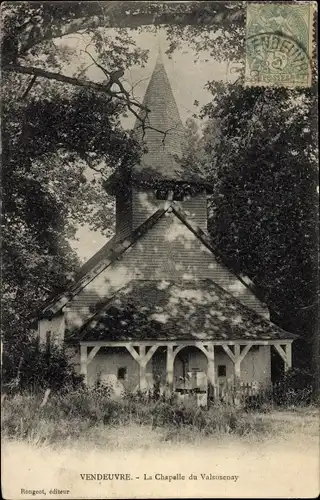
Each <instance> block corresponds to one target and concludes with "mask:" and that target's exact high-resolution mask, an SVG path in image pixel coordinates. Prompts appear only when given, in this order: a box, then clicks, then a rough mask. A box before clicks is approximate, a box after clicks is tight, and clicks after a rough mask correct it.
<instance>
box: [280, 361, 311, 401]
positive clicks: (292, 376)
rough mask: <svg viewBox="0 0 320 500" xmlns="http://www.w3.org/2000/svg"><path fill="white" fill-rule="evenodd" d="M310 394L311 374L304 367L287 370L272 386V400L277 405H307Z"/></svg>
mask: <svg viewBox="0 0 320 500" xmlns="http://www.w3.org/2000/svg"><path fill="white" fill-rule="evenodd" d="M312 394H313V375H312V373H311V371H310V370H308V369H305V368H304V369H303V368H292V369H290V370H288V371H287V372H285V373H284V374H283V375H282V377H281V378H280V380H279V381H278V382H277V383H276V384H275V385H274V387H273V400H274V402H275V403H276V404H277V405H278V406H301V405H308V404H310V403H311V401H312Z"/></svg>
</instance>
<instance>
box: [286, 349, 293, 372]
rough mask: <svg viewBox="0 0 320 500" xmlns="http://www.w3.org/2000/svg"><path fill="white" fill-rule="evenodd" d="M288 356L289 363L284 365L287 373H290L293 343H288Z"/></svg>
mask: <svg viewBox="0 0 320 500" xmlns="http://www.w3.org/2000/svg"><path fill="white" fill-rule="evenodd" d="M286 355H287V362H286V363H285V365H284V369H285V371H288V370H289V369H290V368H292V344H291V342H288V343H287V344H286Z"/></svg>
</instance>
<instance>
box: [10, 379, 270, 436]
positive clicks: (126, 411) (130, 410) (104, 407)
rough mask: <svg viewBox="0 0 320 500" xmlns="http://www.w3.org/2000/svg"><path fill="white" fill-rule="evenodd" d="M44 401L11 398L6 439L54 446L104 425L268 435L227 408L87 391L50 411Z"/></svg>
mask: <svg viewBox="0 0 320 500" xmlns="http://www.w3.org/2000/svg"><path fill="white" fill-rule="evenodd" d="M42 397H43V396H42ZM42 397H41V396H39V395H36V394H34V395H32V394H27V393H25V394H19V395H18V394H17V395H15V396H12V397H10V396H8V397H7V398H5V399H4V401H3V415H2V422H1V429H2V435H3V436H4V437H6V438H11V439H19V440H28V441H30V440H31V441H33V440H36V441H37V442H38V443H44V442H45V443H47V444H54V443H56V442H63V441H65V440H66V439H77V438H78V437H80V436H81V435H82V434H83V433H86V432H87V431H88V430H90V429H91V428H94V427H95V426H100V425H103V426H107V427H108V428H109V427H117V426H120V427H123V426H129V425H139V426H147V427H152V428H153V429H155V428H158V427H161V428H164V429H166V430H167V431H168V432H169V433H175V432H178V431H181V430H183V429H186V430H188V429H189V430H192V431H193V432H196V433H200V434H202V435H205V436H206V435H210V434H215V433H234V434H238V435H244V434H246V433H249V432H261V431H263V430H264V424H263V423H262V421H261V420H259V419H254V418H253V417H250V416H248V415H245V413H244V412H243V411H240V410H237V409H236V408H234V407H231V406H226V405H215V406H212V407H211V408H209V409H202V408H198V407H196V406H193V405H190V406H182V405H181V404H178V403H176V402H174V401H169V400H165V399H159V400H154V401H150V400H149V401H148V404H146V400H145V398H144V397H143V396H141V395H140V396H139V395H137V396H132V395H126V396H125V397H124V399H122V400H112V399H110V396H109V392H108V391H104V390H103V389H96V390H92V391H89V390H87V389H84V388H79V389H77V390H73V391H70V392H69V393H68V394H53V395H52V396H51V397H49V399H48V402H47V403H46V404H45V405H44V406H41V400H42Z"/></svg>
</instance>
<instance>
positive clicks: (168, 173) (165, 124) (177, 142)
mask: <svg viewBox="0 0 320 500" xmlns="http://www.w3.org/2000/svg"><path fill="white" fill-rule="evenodd" d="M143 106H144V107H145V108H146V109H148V110H149V112H145V111H141V113H140V119H136V122H135V125H134V131H135V137H136V139H137V140H138V141H139V142H140V143H143V145H144V147H145V149H146V150H147V152H146V153H144V154H143V155H142V157H141V159H140V162H139V163H138V164H137V165H134V166H132V167H131V168H130V173H129V177H130V179H131V182H133V183H135V184H141V183H142V184H152V185H155V184H159V183H162V184H163V182H165V183H169V184H172V183H179V184H181V183H182V184H183V183H188V184H190V183H191V184H194V183H195V184H202V185H204V179H203V178H202V176H201V173H200V171H199V169H198V167H197V165H193V166H191V167H190V166H188V168H186V167H185V166H183V165H182V164H181V158H182V156H183V151H184V141H185V131H184V126H183V124H182V121H181V118H180V114H179V110H178V106H177V103H176V100H175V97H174V95H173V92H172V88H171V85H170V82H169V78H168V75H167V72H166V70H165V66H164V62H163V55H162V53H161V49H160V48H159V53H158V56H157V60H156V65H155V68H154V70H153V73H152V76H151V78H150V81H149V84H148V87H147V90H146V93H145V96H144V99H143ZM112 177H113V176H112ZM116 178H119V174H118V175H116ZM127 178H128V177H127ZM110 181H111V183H110V187H111V185H112V187H111V189H112V190H113V191H115V181H116V179H115V178H114V177H113V178H112V179H110ZM108 184H109V183H108V181H107V183H106V188H108ZM111 189H108V190H109V191H111Z"/></svg>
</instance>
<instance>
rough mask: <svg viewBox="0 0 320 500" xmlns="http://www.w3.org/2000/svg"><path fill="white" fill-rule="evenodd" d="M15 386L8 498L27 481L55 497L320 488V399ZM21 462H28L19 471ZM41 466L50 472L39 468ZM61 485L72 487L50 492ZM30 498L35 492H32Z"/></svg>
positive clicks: (271, 493) (9, 402)
mask: <svg viewBox="0 0 320 500" xmlns="http://www.w3.org/2000/svg"><path fill="white" fill-rule="evenodd" d="M42 398H43V394H42V395H35V394H33V395H30V394H23V395H16V396H13V397H6V398H5V399H4V401H3V402H2V422H1V426H2V440H3V444H2V461H3V464H4V467H3V473H2V483H3V491H4V496H5V498H8V499H11V498H12V499H17V498H21V495H20V488H23V487H28V488H29V487H32V488H33V487H36V488H37V489H42V488H43V489H45V490H46V491H47V494H46V498H106V497H107V498H134V497H135V498H141V497H143V498H155V497H156V498H164V497H166V498H175V497H179V498H184V497H188V498H190V497H195V498H199V497H203V498H206V497H210V498H212V496H213V497H217V498H243V497H244V498H251V497H252V498H261V494H262V496H263V498H274V497H276V498H280V497H282V498H310V497H315V496H316V495H317V493H318V490H319V480H318V472H319V453H318V450H319V414H318V410H317V409H316V408H312V407H305V408H299V409H296V408H295V409H293V408H291V409H283V410H274V409H273V410H270V411H267V412H259V411H252V412H249V413H247V412H244V411H240V410H236V409H235V408H232V407H227V406H221V405H216V406H212V407H211V408H210V409H208V410H201V409H199V408H196V407H193V406H192V405H191V406H189V407H186V408H183V407H182V406H179V405H177V404H176V403H174V402H171V403H170V402H168V401H149V402H148V404H147V403H146V401H144V400H143V398H141V397H133V396H128V397H126V398H125V399H124V400H121V401H111V400H110V399H109V397H108V396H107V395H105V394H103V393H101V392H99V391H95V392H89V391H86V390H77V391H71V392H69V393H68V394H66V395H58V394H56V395H55V394H53V395H50V396H49V398H48V401H47V402H46V404H45V405H43V406H41V402H42ZM16 471H19V480H17V476H16ZM39 471H41V473H39ZM97 472H99V473H105V472H108V473H109V472H110V473H113V472H116V473H119V472H120V473H121V472H122V473H124V474H127V473H130V474H132V475H133V476H134V477H135V476H140V479H138V480H134V481H130V483H126V482H124V481H120V482H111V481H110V482H109V481H108V482H102V483H99V482H98V481H96V482H93V481H82V480H81V479H80V477H81V476H80V475H81V474H82V473H97ZM156 472H161V473H163V474H176V473H183V474H186V477H188V476H189V474H190V473H193V474H197V475H198V478H200V475H201V474H203V473H208V474H209V473H222V474H227V475H234V474H236V475H237V476H238V477H239V479H238V480H237V482H232V481H228V482H226V481H215V482H211V481H210V482H208V481H201V480H200V479H199V480H197V481H188V480H186V481H183V482H179V484H177V482H171V483H166V482H162V481H161V482H160V481H143V477H141V476H143V475H144V474H147V475H150V476H152V475H153V474H155V473H156ZM53 487H58V488H61V489H65V490H70V494H68V495H65V496H63V495H62V496H57V495H56V494H53V495H50V494H49V491H50V489H51V488H53ZM23 498H34V497H32V496H26V495H24V497H23Z"/></svg>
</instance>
